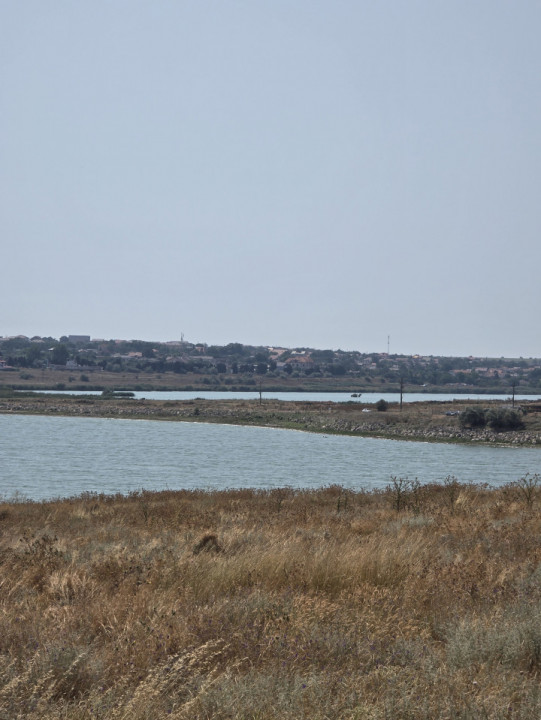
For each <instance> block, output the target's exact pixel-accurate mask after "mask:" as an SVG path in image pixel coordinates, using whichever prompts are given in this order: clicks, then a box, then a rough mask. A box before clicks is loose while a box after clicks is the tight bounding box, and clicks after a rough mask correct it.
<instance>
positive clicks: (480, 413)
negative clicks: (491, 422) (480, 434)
mask: <svg viewBox="0 0 541 720" xmlns="http://www.w3.org/2000/svg"><path fill="white" fill-rule="evenodd" d="M458 422H459V425H460V427H461V428H484V427H485V425H486V424H487V413H486V410H484V409H483V408H476V407H467V408H466V409H465V410H464V411H463V412H461V413H460V417H459V419H458Z"/></svg>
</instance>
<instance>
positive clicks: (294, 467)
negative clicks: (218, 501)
mask: <svg viewBox="0 0 541 720" xmlns="http://www.w3.org/2000/svg"><path fill="white" fill-rule="evenodd" d="M0 461H1V465H0V494H1V495H2V496H4V497H7V498H11V497H13V496H14V495H15V494H16V493H18V494H20V495H22V496H23V497H27V498H30V499H34V500H42V499H49V498H53V497H67V496H73V495H79V494H80V493H82V492H97V493H129V492H132V491H137V490H141V489H146V490H163V489H166V488H169V489H180V488H204V489H223V488H240V487H254V488H273V487H284V486H290V487H295V488H317V487H321V486H324V485H329V484H332V483H338V484H340V485H343V486H345V487H348V488H354V489H360V488H377V487H384V486H386V485H387V484H388V483H389V481H390V478H391V476H392V475H397V476H401V477H409V478H410V479H413V478H418V479H419V481H421V482H422V483H426V482H434V481H441V480H443V479H444V478H445V477H446V476H447V475H455V476H456V477H457V478H458V479H459V480H460V481H461V482H487V483H490V484H491V485H500V484H504V483H506V482H509V481H514V480H518V479H519V478H520V477H522V476H523V475H524V474H526V473H527V472H530V473H534V472H541V449H538V448H494V447H468V446H460V445H445V444H429V443H418V442H403V441H402V442H401V441H396V440H383V439H373V438H354V437H343V436H342V437H341V436H336V435H333V436H325V435H319V434H311V433H303V432H296V431H291V430H275V429H270V428H259V427H240V426H231V425H207V424H203V423H183V422H159V421H152V420H116V419H114V420H113V419H102V418H69V417H53V418H51V417H44V416H24V415H0Z"/></svg>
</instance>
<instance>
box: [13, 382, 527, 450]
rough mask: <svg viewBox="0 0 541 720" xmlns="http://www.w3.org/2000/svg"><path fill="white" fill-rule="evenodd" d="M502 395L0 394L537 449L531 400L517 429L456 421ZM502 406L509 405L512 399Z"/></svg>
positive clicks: (47, 411)
mask: <svg viewBox="0 0 541 720" xmlns="http://www.w3.org/2000/svg"><path fill="white" fill-rule="evenodd" d="M502 400H503V398H502ZM502 400H500V399H497V400H488V399H487V400H472V399H467V400H461V399H454V400H452V401H449V400H447V401H436V400H428V401H426V402H423V401H416V402H413V403H406V402H405V403H403V407H402V408H400V404H399V403H398V402H391V403H388V405H387V409H386V410H385V411H378V410H377V409H376V407H375V405H374V404H373V403H370V404H368V403H363V402H362V398H361V399H360V401H357V402H351V403H349V402H340V403H337V402H332V401H308V400H307V401H302V400H301V401H298V400H297V401H288V400H275V399H272V398H265V397H264V396H263V399H262V400H259V399H227V398H224V399H219V400H216V399H213V400H207V399H203V398H194V399H188V400H154V399H143V398H141V399H135V398H130V397H103V396H101V395H54V394H48V393H36V394H30V393H28V394H27V393H21V394H19V393H14V394H13V396H12V397H1V396H0V414H4V415H10V414H22V415H45V416H66V417H102V418H120V419H126V420H129V419H146V420H162V421H173V422H174V421H177V422H178V421H185V422H207V423H217V424H224V425H239V426H246V425H252V426H259V427H273V428H280V429H285V430H301V431H305V432H314V433H319V434H327V435H348V436H357V437H373V438H384V439H389V440H405V441H408V440H409V441H416V442H429V443H438V442H439V443H451V444H468V445H472V444H481V445H491V446H511V447H541V403H540V402H539V401H535V400H531V401H521V407H522V412H523V421H524V425H525V427H524V429H523V430H515V431H503V432H496V431H494V430H491V429H489V428H483V429H478V430H474V429H464V428H461V427H460V425H459V419H458V418H459V412H460V411H461V410H464V409H465V408H467V407H487V406H490V405H491V404H496V403H502ZM503 401H504V402H505V400H503ZM506 405H509V406H510V405H511V403H510V401H508V402H507V403H506Z"/></svg>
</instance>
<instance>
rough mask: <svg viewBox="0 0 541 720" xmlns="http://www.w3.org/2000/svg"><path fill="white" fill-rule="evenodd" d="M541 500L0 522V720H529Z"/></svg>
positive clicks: (187, 500)
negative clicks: (303, 719) (18, 719)
mask: <svg viewBox="0 0 541 720" xmlns="http://www.w3.org/2000/svg"><path fill="white" fill-rule="evenodd" d="M510 480H513V481H517V480H518V479H517V478H510ZM539 480H540V478H539V477H538V476H531V477H527V478H526V479H523V480H522V482H519V483H515V484H510V485H509V486H507V487H504V488H501V489H497V490H495V489H488V488H484V487H479V486H464V485H461V484H458V483H457V482H456V481H454V480H453V479H452V478H449V479H448V481H447V482H446V484H445V485H443V486H427V487H418V486H415V484H409V485H407V486H405V485H404V483H402V482H401V481H400V480H399V479H397V480H395V482H394V484H392V485H391V486H390V487H389V488H388V490H387V491H385V492H379V493H364V492H360V493H353V492H349V491H345V490H344V489H342V488H340V487H338V486H330V487H328V488H324V489H321V490H319V491H309V492H308V491H306V492H304V491H292V490H288V489H283V490H275V491H269V492H261V491H260V492H256V491H251V490H242V491H224V492H216V493H205V492H188V491H186V492H182V491H181V492H162V493H139V494H134V495H131V496H129V497H123V496H114V497H108V496H98V495H91V496H85V497H80V498H73V499H66V500H58V501H54V502H46V503H31V502H11V503H0V531H1V535H0V563H1V570H0V665H1V672H0V719H1V720H15V719H17V718H21V719H22V718H25V720H34V719H35V720H37V719H38V718H40V719H42V718H46V719H47V720H53V718H54V720H90V719H97V718H103V719H105V718H107V719H109V718H110V719H112V720H121V719H122V720H128V719H129V720H161V719H162V718H164V719H165V718H177V719H180V718H189V719H190V720H199V719H201V720H203V719H210V718H212V719H216V720H221V719H225V718H228V719H231V720H233V719H235V720H241V719H242V720H248V719H250V720H270V718H280V719H291V720H294V719H295V720H298V719H299V718H310V719H312V720H324V719H325V720H329V719H333V720H334V719H336V720H338V719H340V720H342V719H344V720H353V718H358V719H359V720H361V719H362V720H365V719H366V720H383V719H385V720H406V719H408V720H414V719H423V720H434V719H435V718H441V719H449V720H451V719H453V720H458V719H460V720H466V719H468V720H478V719H479V718H486V719H487V720H503V719H504V718H505V719H506V720H510V719H517V720H518V719H519V718H520V719H523V720H526V719H527V720H532V718H538V717H541V685H540V672H541V514H540V511H539V507H538V502H539V501H540V500H541V498H538V491H539V489H538V487H537V485H538V484H539Z"/></svg>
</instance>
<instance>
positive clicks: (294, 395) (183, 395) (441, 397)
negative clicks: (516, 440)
mask: <svg viewBox="0 0 541 720" xmlns="http://www.w3.org/2000/svg"><path fill="white" fill-rule="evenodd" d="M36 392H38V391H36ZM39 392H41V393H42V394H55V395H101V391H99V390H95V391H90V392H84V391H70V390H66V391H58V390H41V391H39ZM133 395H134V397H135V398H136V399H139V400H140V399H141V398H146V399H147V400H195V398H202V399H203V400H259V392H257V391H255V390H254V391H253V392H243V391H238V392H237V391H216V390H186V391H180V390H176V391H171V392H167V391H163V390H155V391H151V390H148V391H137V392H134V394H133ZM262 397H263V399H272V400H288V401H291V402H360V403H364V404H371V403H377V402H378V400H381V399H383V400H386V401H387V402H400V395H399V394H398V393H362V394H361V395H359V396H358V397H356V398H354V397H352V396H351V393H338V392H337V393H333V392H327V393H324V392H266V391H263V394H262ZM402 399H403V401H404V402H405V403H409V402H428V401H436V402H438V401H439V402H450V401H451V400H454V399H456V400H502V401H504V400H510V399H511V396H510V395H501V394H499V395H478V394H475V393H469V394H464V395H461V394H460V393H404V395H403V398H402ZM540 399H541V395H515V400H517V401H518V400H540Z"/></svg>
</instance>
